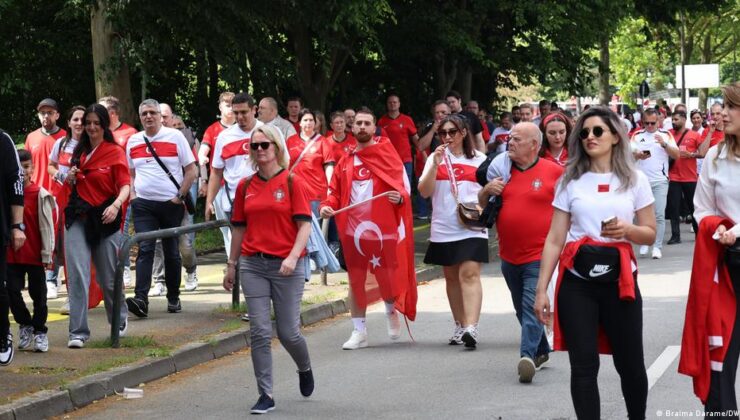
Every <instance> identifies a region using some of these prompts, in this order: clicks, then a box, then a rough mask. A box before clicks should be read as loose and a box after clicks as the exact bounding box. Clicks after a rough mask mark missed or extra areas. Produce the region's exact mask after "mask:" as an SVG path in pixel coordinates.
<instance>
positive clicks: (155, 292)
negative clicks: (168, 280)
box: [149, 283, 167, 297]
mask: <svg viewBox="0 0 740 420" xmlns="http://www.w3.org/2000/svg"><path fill="white" fill-rule="evenodd" d="M166 294H167V286H165V285H164V283H154V286H152V288H151V289H149V296H150V297H151V296H164V295H166Z"/></svg>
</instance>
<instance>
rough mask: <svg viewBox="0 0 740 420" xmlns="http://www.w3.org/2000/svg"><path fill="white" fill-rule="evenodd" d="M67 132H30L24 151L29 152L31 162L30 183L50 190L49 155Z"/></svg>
mask: <svg viewBox="0 0 740 420" xmlns="http://www.w3.org/2000/svg"><path fill="white" fill-rule="evenodd" d="M66 135H67V132H66V131H64V130H63V129H61V128H60V129H59V130H57V131H56V132H54V133H51V134H47V133H45V132H44V131H43V130H42V129H41V128H39V129H38V130H36V131H34V132H32V133H31V134H29V135H28V137H26V145H25V146H24V147H25V149H26V150H28V151H29V152H31V162H33V167H34V171H33V176H32V177H31V182H33V183H34V184H36V185H38V186H39V187H41V188H43V189H45V190H46V191H51V190H52V183H53V181H52V179H51V177H50V176H49V169H48V167H49V154H51V149H52V148H53V147H54V143H56V141H57V140H59V139H61V138H64V137H65V136H66Z"/></svg>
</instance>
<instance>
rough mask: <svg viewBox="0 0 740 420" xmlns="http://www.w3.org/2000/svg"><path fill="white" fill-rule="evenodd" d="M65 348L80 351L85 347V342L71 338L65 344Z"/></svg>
mask: <svg viewBox="0 0 740 420" xmlns="http://www.w3.org/2000/svg"><path fill="white" fill-rule="evenodd" d="M67 347H69V348H70V349H81V348H83V347H85V342H84V341H82V339H81V338H73V339H71V340H69V341H68V342H67Z"/></svg>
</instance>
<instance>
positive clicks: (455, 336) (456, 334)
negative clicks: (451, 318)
mask: <svg viewBox="0 0 740 420" xmlns="http://www.w3.org/2000/svg"><path fill="white" fill-rule="evenodd" d="M464 332H465V329H464V328H463V327H462V325H460V324H459V323H457V322H455V330H454V331H453V332H452V337H450V341H449V344H450V345H451V346H456V345H460V344H464V343H463V341H462V335H463V333H464Z"/></svg>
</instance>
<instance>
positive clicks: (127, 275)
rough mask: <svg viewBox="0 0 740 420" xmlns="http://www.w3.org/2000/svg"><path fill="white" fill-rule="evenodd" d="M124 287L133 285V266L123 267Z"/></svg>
mask: <svg viewBox="0 0 740 420" xmlns="http://www.w3.org/2000/svg"><path fill="white" fill-rule="evenodd" d="M123 287H125V288H128V287H131V267H123Z"/></svg>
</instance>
